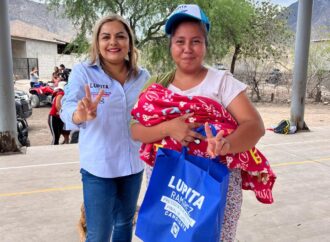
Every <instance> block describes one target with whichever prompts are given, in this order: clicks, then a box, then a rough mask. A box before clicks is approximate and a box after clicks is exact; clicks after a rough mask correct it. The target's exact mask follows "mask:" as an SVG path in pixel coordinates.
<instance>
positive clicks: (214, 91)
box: [168, 68, 247, 108]
mask: <svg viewBox="0 0 330 242" xmlns="http://www.w3.org/2000/svg"><path fill="white" fill-rule="evenodd" d="M207 69H208V71H207V74H206V76H205V78H204V80H203V81H202V82H201V83H199V84H198V85H197V86H195V87H193V88H190V89H188V90H185V91H182V90H181V89H179V88H177V87H176V86H174V85H172V84H170V85H169V86H168V89H169V90H171V91H172V92H175V93H177V94H180V95H185V96H203V97H208V98H211V99H213V100H215V101H217V102H219V103H220V104H221V105H222V106H223V107H224V108H227V107H228V105H229V104H230V103H231V101H232V100H233V99H234V98H235V97H236V96H237V95H238V94H240V93H241V92H242V91H245V90H246V88H247V86H246V85H245V84H244V83H242V82H240V81H238V80H237V79H235V78H234V77H233V75H232V74H231V73H230V72H229V71H219V70H216V69H214V68H207Z"/></svg>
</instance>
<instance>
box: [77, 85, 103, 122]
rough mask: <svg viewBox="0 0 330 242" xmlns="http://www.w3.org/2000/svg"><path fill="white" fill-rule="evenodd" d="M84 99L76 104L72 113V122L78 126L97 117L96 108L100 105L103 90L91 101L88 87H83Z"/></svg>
mask: <svg viewBox="0 0 330 242" xmlns="http://www.w3.org/2000/svg"><path fill="white" fill-rule="evenodd" d="M85 93H86V95H85V97H84V98H83V99H81V100H80V101H79V102H78V106H77V109H76V111H75V112H74V113H73V122H74V123H76V124H80V123H83V122H86V121H89V120H93V119H94V118H96V116H97V112H96V111H97V106H98V104H99V103H100V101H101V99H102V96H103V94H104V90H103V89H101V90H100V91H99V93H98V94H97V96H96V98H95V100H94V101H93V100H92V95H91V91H90V89H89V86H88V85H85Z"/></svg>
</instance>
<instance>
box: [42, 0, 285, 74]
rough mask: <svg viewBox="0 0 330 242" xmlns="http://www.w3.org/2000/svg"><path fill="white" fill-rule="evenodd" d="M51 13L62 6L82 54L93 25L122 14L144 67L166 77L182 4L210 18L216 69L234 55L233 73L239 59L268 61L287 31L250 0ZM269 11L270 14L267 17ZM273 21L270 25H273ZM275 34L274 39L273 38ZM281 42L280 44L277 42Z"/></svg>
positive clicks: (145, 1)
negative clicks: (175, 15) (172, 26)
mask: <svg viewBox="0 0 330 242" xmlns="http://www.w3.org/2000/svg"><path fill="white" fill-rule="evenodd" d="M47 2H48V3H50V7H51V8H57V7H58V6H59V5H61V4H63V6H64V8H65V15H66V17H69V18H70V19H71V20H72V21H73V23H74V25H75V26H76V28H77V29H79V34H78V36H77V38H76V41H75V42H74V46H78V47H79V48H78V50H80V52H86V51H87V48H88V46H89V45H88V41H87V36H90V35H91V32H92V28H93V25H94V24H95V22H96V21H97V20H98V19H99V18H100V17H101V16H104V15H108V14H110V13H118V14H120V15H122V16H123V17H125V18H126V19H127V20H128V21H129V23H130V25H131V27H132V29H133V32H134V33H135V36H136V45H137V47H138V48H139V49H140V50H142V59H143V61H144V64H145V65H146V66H147V67H148V68H149V69H150V70H151V71H152V70H156V71H160V72H163V71H166V70H168V69H171V68H172V67H173V64H172V62H171V60H170V56H169V54H168V53H169V51H168V39H167V37H166V35H165V33H164V24H165V22H166V18H167V17H168V16H169V14H170V13H171V12H172V11H173V10H174V9H175V8H176V7H177V5H178V4H182V3H196V4H198V5H199V6H200V7H201V8H202V9H203V10H204V11H205V12H206V13H207V15H208V16H209V18H210V22H211V33H210V36H209V43H210V45H209V48H208V55H207V61H208V62H209V63H215V62H217V61H219V60H221V59H222V58H223V57H224V56H225V55H226V54H227V53H228V51H229V50H230V48H232V49H234V54H233V57H232V64H231V71H232V72H234V69H235V63H236V60H237V59H238V58H239V57H240V56H253V57H256V58H260V56H263V57H264V56H267V55H269V54H273V53H275V50H276V47H275V46H277V45H275V42H276V41H278V37H279V36H280V34H282V33H283V32H284V31H283V25H282V24H281V23H282V22H281V20H280V19H279V18H278V14H279V11H277V10H276V8H275V7H273V5H271V4H270V3H269V2H267V3H265V4H264V3H262V4H261V5H255V4H252V3H251V2H250V1H248V0H209V1H202V0H196V1H170V0H163V1H159V0H135V1H133V0H115V1H110V0H66V1H62V0H48V1H47ZM263 11H265V12H263ZM268 21H270V23H269V22H268ZM269 34H273V36H274V38H270V37H269ZM275 37H276V38H275Z"/></svg>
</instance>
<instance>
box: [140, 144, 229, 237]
mask: <svg viewBox="0 0 330 242" xmlns="http://www.w3.org/2000/svg"><path fill="white" fill-rule="evenodd" d="M228 182H229V171H228V168H227V167H226V166H225V165H223V164H221V163H220V162H219V161H218V160H213V159H207V158H202V157H197V156H191V155H188V154H187V152H186V148H183V150H182V152H177V151H174V150H169V149H163V148H160V149H158V152H157V157H156V162H155V167H154V169H153V172H152V176H151V178H150V183H149V186H148V189H147V192H146V194H145V197H144V200H143V203H142V205H141V208H140V211H139V215H138V220H137V225H136V232H135V233H136V235H137V236H138V237H139V238H140V239H142V240H143V241H144V242H170V241H177V242H179V241H182V242H218V241H219V238H220V231H221V224H222V221H223V215H224V209H225V204H226V195H227V190H228ZM219 226H220V227H219Z"/></svg>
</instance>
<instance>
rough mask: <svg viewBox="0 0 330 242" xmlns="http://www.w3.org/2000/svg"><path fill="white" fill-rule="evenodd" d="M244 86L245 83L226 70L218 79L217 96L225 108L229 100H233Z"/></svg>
mask: <svg viewBox="0 0 330 242" xmlns="http://www.w3.org/2000/svg"><path fill="white" fill-rule="evenodd" d="M246 88H247V85H246V84H244V83H243V82H240V81H239V80H237V79H235V78H234V77H233V75H232V74H231V73H230V72H229V71H226V73H225V74H224V75H223V76H222V80H221V81H220V86H219V92H218V98H219V99H220V102H221V103H222V105H223V106H224V107H225V108H227V107H228V105H229V104H230V103H231V101H233V99H234V98H235V97H236V96H237V95H238V94H240V93H241V92H243V91H245V90H246Z"/></svg>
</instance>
